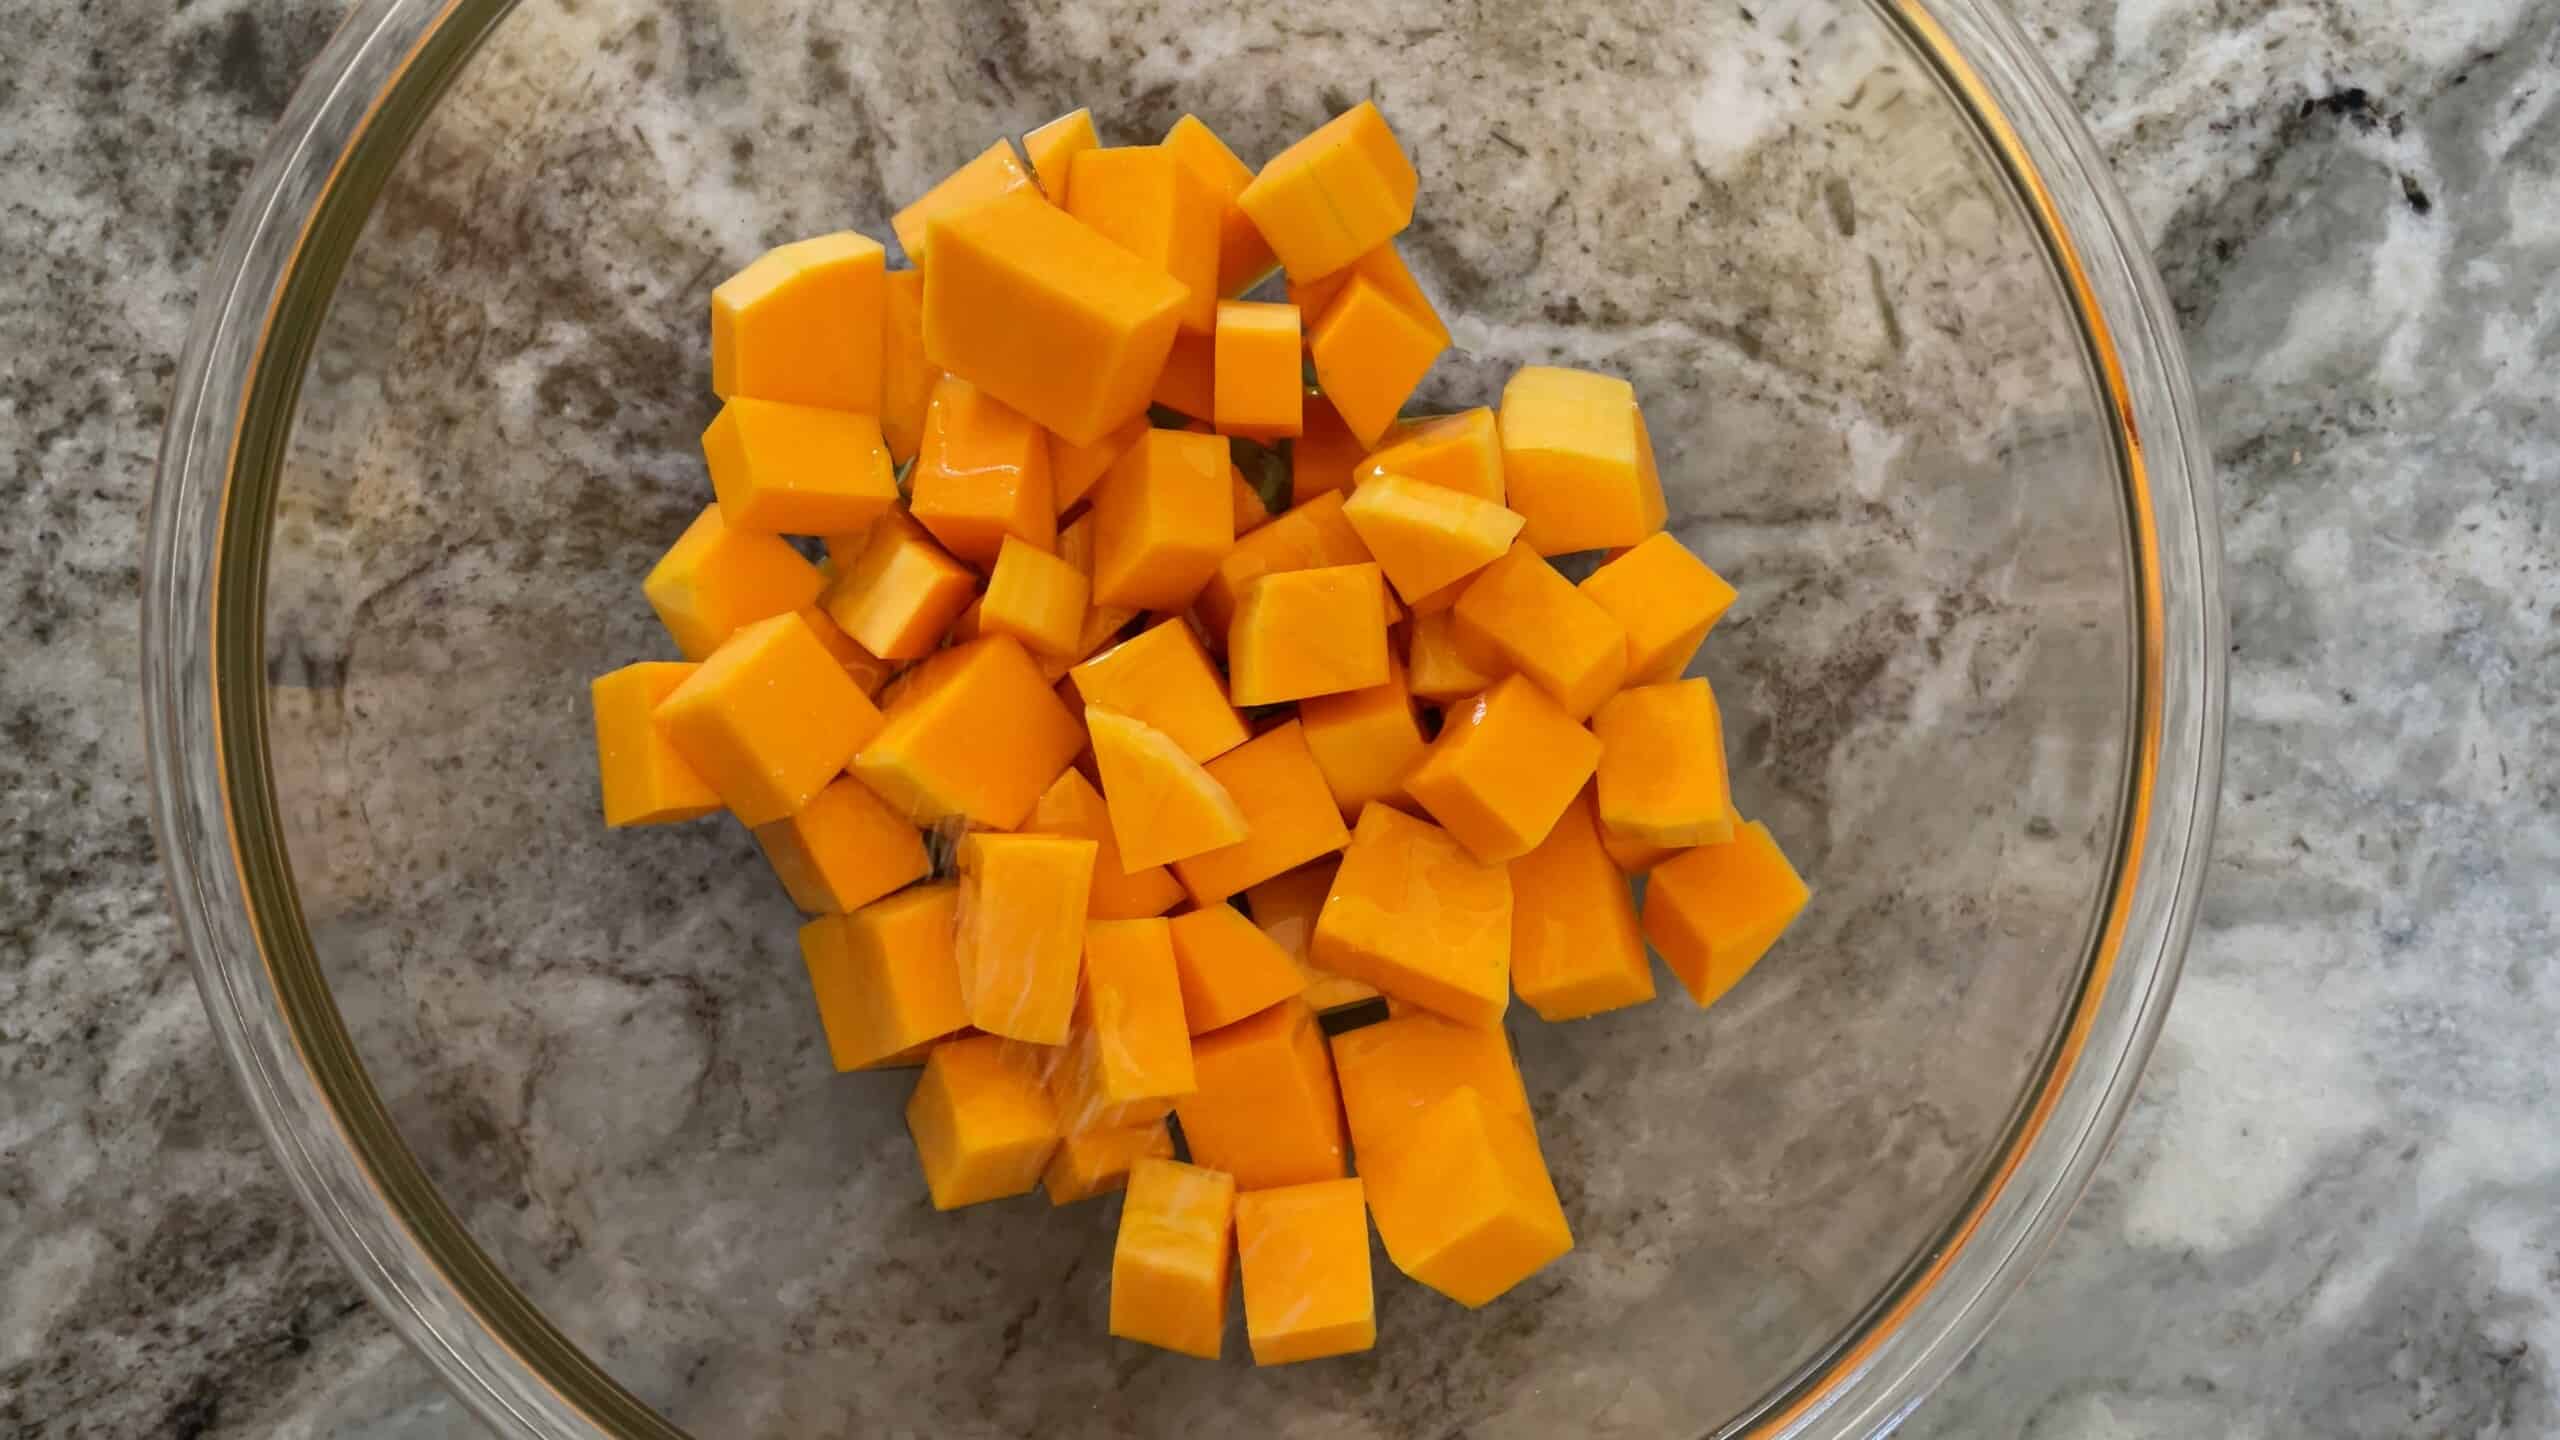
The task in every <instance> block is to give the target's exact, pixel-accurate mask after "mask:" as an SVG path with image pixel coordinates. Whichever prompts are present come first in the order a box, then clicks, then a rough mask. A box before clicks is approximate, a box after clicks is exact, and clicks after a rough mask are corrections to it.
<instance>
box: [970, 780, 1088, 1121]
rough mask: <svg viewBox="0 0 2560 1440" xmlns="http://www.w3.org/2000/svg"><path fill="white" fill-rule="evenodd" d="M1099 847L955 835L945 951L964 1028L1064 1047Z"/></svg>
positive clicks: (1061, 839) (1068, 840)
mask: <svg viewBox="0 0 2560 1440" xmlns="http://www.w3.org/2000/svg"><path fill="white" fill-rule="evenodd" d="M1098 848H1099V847H1097V846H1096V845H1095V844H1094V843H1093V842H1092V841H1090V840H1078V839H1076V838H1074V837H1072V836H1066V835H1004V834H998V833H995V832H992V831H985V830H979V831H972V832H970V833H969V834H967V835H964V836H962V837H961V839H960V914H959V930H958V932H957V935H956V938H955V939H954V941H953V947H952V948H953V956H954V959H955V960H956V961H957V963H958V965H959V970H960V1003H961V1004H963V1005H965V1006H966V1007H968V1011H969V1023H970V1024H972V1025H975V1026H977V1027H978V1028H979V1029H981V1030H984V1031H986V1032H987V1033H988V1034H990V1035H1003V1036H1007V1037H1009V1038H1011V1039H1015V1040H1025V1041H1029V1042H1030V1043H1032V1044H1034V1045H1064V1044H1065V1043H1067V1025H1068V1021H1069V1020H1070V1019H1071V1018H1072V1016H1073V1015H1074V1013H1075V1003H1076V976H1077V974H1078V973H1079V972H1080V971H1081V969H1082V968H1083V954H1084V930H1085V920H1086V911H1085V905H1086V899H1087V897H1088V895H1089V894H1090V892H1091V890H1092V886H1093V859H1094V854H1095V852H1096V850H1097V849H1098ZM1044 1159H1045V1157H1044Z"/></svg>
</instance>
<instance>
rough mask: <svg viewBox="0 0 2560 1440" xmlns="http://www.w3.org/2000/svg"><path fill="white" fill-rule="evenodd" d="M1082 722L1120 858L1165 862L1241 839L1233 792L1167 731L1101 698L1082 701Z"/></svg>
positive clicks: (1136, 862) (1138, 862)
mask: <svg viewBox="0 0 2560 1440" xmlns="http://www.w3.org/2000/svg"><path fill="white" fill-rule="evenodd" d="M1084 725H1085V733H1086V734H1087V736H1089V737H1090V739H1091V741H1092V745H1093V761H1094V768H1095V769H1096V770H1097V771H1099V772H1100V773H1101V776H1102V798H1103V801H1104V803H1105V804H1106V805H1107V806H1108V807H1109V808H1110V811H1111V833H1112V835H1113V836H1114V837H1115V838H1116V839H1118V840H1119V842H1120V854H1121V857H1122V860H1123V862H1124V863H1126V864H1131V865H1163V864H1167V863H1169V862H1172V861H1177V860H1187V859H1190V858H1191V857H1192V856H1194V855H1199V854H1203V853H1205V852H1207V851H1211V850H1216V849H1221V848H1223V847H1226V846H1230V845H1234V844H1236V843H1237V842H1238V841H1241V840H1242V839H1244V837H1245V816H1244V811H1243V809H1242V808H1241V807H1239V806H1238V805H1237V804H1236V801H1235V797H1233V796H1231V795H1229V794H1228V793H1227V789H1226V787H1225V786H1223V785H1221V784H1219V783H1218V782H1217V780H1216V779H1214V778H1213V777H1212V776H1211V775H1210V774H1209V772H1208V770H1207V769H1206V768H1205V767H1203V766H1202V765H1201V764H1200V762H1199V761H1197V760H1194V759H1192V758H1191V757H1190V756H1188V755H1185V754H1184V753H1182V747H1181V746H1180V745H1179V744H1177V743H1175V741H1174V739H1173V737H1172V736H1170V735H1167V734H1165V733H1164V732H1163V731H1161V730H1158V729H1156V728H1155V727H1154V726H1152V725H1149V724H1147V723H1146V722H1144V721H1142V720H1137V719H1133V718H1131V717H1130V716H1127V715H1122V714H1120V713H1118V712H1117V711H1112V710H1105V709H1103V708H1101V707H1100V706H1088V707H1086V709H1085V712H1084Z"/></svg>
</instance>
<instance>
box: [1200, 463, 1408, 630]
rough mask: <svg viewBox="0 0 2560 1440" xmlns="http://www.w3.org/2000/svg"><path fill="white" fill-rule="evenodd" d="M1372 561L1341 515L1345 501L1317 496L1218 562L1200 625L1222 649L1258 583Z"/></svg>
mask: <svg viewBox="0 0 2560 1440" xmlns="http://www.w3.org/2000/svg"><path fill="white" fill-rule="evenodd" d="M1370 559H1371V557H1370V554H1369V550H1368V547H1367V546H1365V545H1363V544H1361V543H1360V532H1359V531H1357V530H1354V529H1352V528H1351V522H1350V520H1348V519H1346V518H1345V517H1344V515H1343V497H1342V496H1341V495H1339V494H1330V493H1329V494H1323V495H1318V496H1317V497H1316V498H1314V499H1313V500H1309V501H1307V502H1306V503H1304V504H1301V505H1298V506H1296V507H1295V508H1293V509H1290V510H1288V511H1286V512H1284V513H1282V514H1281V515H1279V516H1278V517H1276V518H1274V519H1273V520H1272V522H1271V523H1270V524H1268V525H1265V526H1263V527H1262V528H1261V529H1259V530H1256V531H1254V532H1253V533H1252V534H1251V535H1247V536H1244V537H1242V538H1240V539H1238V540H1237V541H1236V542H1235V545H1234V547H1233V548H1232V549H1230V550H1228V551H1227V553H1226V554H1225V555H1224V556H1222V557H1221V558H1220V559H1219V561H1218V568H1217V570H1216V572H1215V573H1213V574H1212V575H1210V577H1209V581H1208V583H1207V584H1205V585H1203V586H1201V587H1200V599H1199V606H1200V621H1201V623H1202V624H1203V625H1206V626H1207V627H1208V628H1209V633H1210V634H1211V635H1213V636H1215V637H1217V639H1218V641H1219V643H1222V644H1223V643H1224V642H1225V640H1226V635H1227V627H1228V626H1230V625H1232V624H1233V623H1234V622H1235V617H1236V605H1237V602H1239V601H1241V600H1242V599H1243V598H1244V592H1245V590H1246V588H1247V587H1248V586H1250V585H1252V584H1253V582H1254V581H1255V580H1257V579H1260V578H1261V577H1262V576H1265V575H1274V574H1278V573H1280V572H1282V571H1287V570H1316V569H1322V568H1324V567H1326V566H1330V565H1366V564H1368V563H1369V561H1370Z"/></svg>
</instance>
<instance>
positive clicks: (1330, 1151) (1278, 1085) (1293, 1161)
mask: <svg viewBox="0 0 2560 1440" xmlns="http://www.w3.org/2000/svg"><path fill="white" fill-rule="evenodd" d="M1191 1063H1192V1068H1193V1070H1194V1071H1195V1072H1196V1073H1197V1075H1198V1077H1199V1083H1200V1088H1199V1089H1197V1090H1195V1091H1193V1092H1192V1093H1191V1094H1188V1095H1185V1096H1183V1097H1182V1098H1181V1099H1179V1100H1176V1101H1174V1102H1173V1111H1174V1114H1176V1115H1178V1116H1180V1117H1181V1119H1182V1138H1183V1139H1184V1140H1186V1141H1188V1142H1190V1145H1191V1158H1192V1160H1193V1161H1194V1162H1195V1163H1198V1164H1201V1165H1206V1166H1208V1167H1209V1168H1210V1169H1212V1170H1223V1171H1225V1172H1226V1173H1228V1174H1230V1175H1233V1176H1234V1177H1236V1188H1237V1189H1240V1190H1268V1189H1270V1188H1272V1187H1273V1186H1275V1185H1303V1184H1306V1183H1307V1182H1309V1181H1313V1180H1335V1179H1339V1178H1341V1176H1342V1173H1343V1145H1342V1138H1343V1137H1342V1096H1341V1093H1340V1092H1339V1091H1337V1090H1336V1089H1335V1088H1334V1083H1333V1058H1332V1057H1331V1056H1330V1055H1328V1054H1327V1053H1326V1052H1325V1045H1324V1031H1323V1030H1322V1029H1321V1028H1319V1027H1318V1025H1317V1024H1316V1012H1314V1011H1313V1010H1310V1009H1308V1008H1307V1004H1306V1002H1305V1001H1303V1000H1295V999H1291V1000H1283V1001H1281V1002H1280V1003H1279V1004H1277V1005H1273V1006H1271V1007H1270V1008H1268V1009H1265V1010H1260V1011H1256V1012H1255V1013H1254V1014H1252V1015H1251V1016H1248V1017H1247V1018H1245V1019H1243V1020H1239V1021H1237V1022H1236V1023H1235V1024H1233V1025H1228V1026H1225V1027H1223V1028H1221V1029H1217V1030H1212V1031H1209V1032H1208V1033H1207V1034H1205V1035H1198V1036H1194V1037H1193V1038H1192V1041H1191Z"/></svg>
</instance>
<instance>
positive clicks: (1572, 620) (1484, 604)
mask: <svg viewBox="0 0 2560 1440" xmlns="http://www.w3.org/2000/svg"><path fill="white" fill-rule="evenodd" d="M1449 614H1450V628H1449V633H1450V635H1451V636H1452V637H1453V638H1455V639H1456V641H1457V642H1458V645H1459V648H1460V649H1461V650H1462V651H1464V652H1466V653H1467V655H1468V658H1469V659H1470V661H1472V662H1473V663H1475V664H1476V665H1477V667H1478V668H1482V666H1483V660H1484V658H1486V657H1491V658H1493V659H1495V660H1497V661H1498V662H1499V663H1500V665H1501V666H1502V667H1503V668H1505V669H1507V670H1516V671H1518V672H1520V673H1521V674H1523V675H1526V676H1528V677H1529V678H1530V679H1532V680H1535V681H1537V682H1538V685H1539V686H1540V688H1542V689H1544V690H1545V691H1546V692H1547V693H1548V694H1549V695H1551V696H1554V697H1555V700H1556V703H1557V704H1559V705H1562V706H1563V707H1564V710H1565V713H1566V714H1567V715H1570V716H1572V717H1573V718H1574V719H1576V720H1580V719H1583V718H1585V717H1586V716H1588V715H1590V713H1591V712H1592V711H1594V710H1597V709H1599V708H1600V702H1601V701H1603V700H1606V699H1608V698H1609V697H1610V696H1612V695H1614V694H1616V693H1617V692H1618V686H1619V685H1620V684H1622V683H1624V681H1625V680H1626V678H1627V632H1626V627H1624V626H1622V625H1620V624H1619V623H1618V622H1617V620H1616V619H1615V618H1614V617H1612V616H1611V615H1610V614H1609V612H1608V611H1606V610H1603V609H1601V608H1600V607H1599V605H1598V604H1596V603H1595V602H1593V601H1592V599H1591V598H1590V597H1589V596H1587V595H1584V594H1583V593H1582V592H1581V591H1579V590H1577V589H1575V588H1574V586H1573V582H1572V581H1570V580H1567V579H1565V578H1564V577H1563V576H1562V575H1559V574H1557V573H1556V569H1555V567H1554V566H1552V565H1549V564H1548V563H1547V562H1546V561H1544V560H1542V559H1540V558H1538V555H1537V553H1536V552H1535V551H1533V550H1532V549H1531V548H1530V547H1529V545H1528V544H1527V543H1526V542H1525V541H1524V542H1522V543H1519V544H1515V545H1513V546H1512V547H1511V550H1510V553H1508V554H1506V555H1504V556H1503V557H1502V558H1501V559H1499V560H1496V561H1494V562H1493V563H1492V564H1490V565H1487V566H1485V567H1484V569H1482V570H1480V571H1478V572H1476V577H1475V579H1473V580H1472V581H1469V582H1468V584H1467V588H1466V589H1465V590H1464V591H1462V592H1461V593H1460V594H1459V596H1458V603H1457V604H1456V605H1454V606H1451V607H1450V610H1449Z"/></svg>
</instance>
